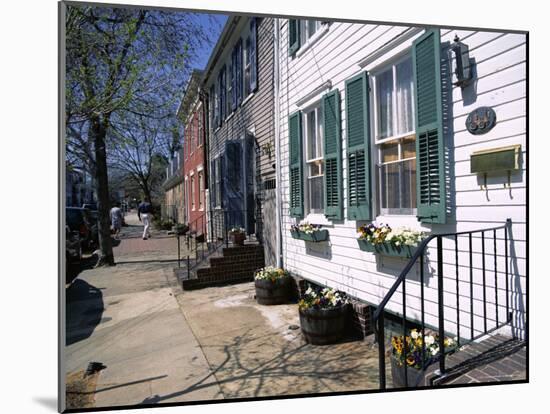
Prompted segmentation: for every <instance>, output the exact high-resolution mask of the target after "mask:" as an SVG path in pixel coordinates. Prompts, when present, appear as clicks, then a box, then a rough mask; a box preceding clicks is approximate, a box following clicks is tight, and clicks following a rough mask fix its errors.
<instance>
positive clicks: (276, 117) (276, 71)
mask: <svg viewBox="0 0 550 414" xmlns="http://www.w3.org/2000/svg"><path fill="white" fill-rule="evenodd" d="M274 20H275V22H274V23H275V36H274V37H273V42H274V45H273V49H274V53H275V56H274V59H273V66H274V67H273V77H274V79H273V84H274V89H275V90H274V94H275V97H274V98H275V99H274V102H275V108H274V111H273V117H274V122H275V175H276V177H275V210H276V211H275V220H276V232H275V234H276V256H277V267H283V243H282V222H281V220H282V214H281V206H282V198H281V194H282V193H281V182H282V180H281V146H280V125H279V122H280V119H279V110H280V98H279V90H280V77H279V73H280V69H279V35H280V33H279V32H280V27H279V19H278V18H276V19H274Z"/></svg>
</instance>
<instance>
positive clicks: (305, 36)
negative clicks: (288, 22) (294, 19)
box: [300, 20, 321, 45]
mask: <svg viewBox="0 0 550 414" xmlns="http://www.w3.org/2000/svg"><path fill="white" fill-rule="evenodd" d="M320 28H321V21H320V20H300V44H301V45H305V44H306V43H307V41H308V40H309V39H310V38H312V37H313V35H314V34H315V33H316V32H317V30H319V29H320Z"/></svg>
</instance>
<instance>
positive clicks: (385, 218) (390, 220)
mask: <svg viewBox="0 0 550 414" xmlns="http://www.w3.org/2000/svg"><path fill="white" fill-rule="evenodd" d="M373 221H375V222H377V223H384V224H388V225H389V226H390V227H392V228H397V227H407V228H410V229H412V230H418V231H430V229H429V228H428V227H425V226H423V225H422V224H421V223H420V222H419V221H418V219H417V218H416V214H410V215H409V214H381V215H379V216H376V219H375V220H373Z"/></svg>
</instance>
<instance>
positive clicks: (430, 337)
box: [424, 335, 435, 346]
mask: <svg viewBox="0 0 550 414" xmlns="http://www.w3.org/2000/svg"><path fill="white" fill-rule="evenodd" d="M424 341H425V342H426V345H428V346H429V345H432V344H433V343H434V342H435V338H434V337H433V336H431V335H428V336H427V337H426V338H425V339H424Z"/></svg>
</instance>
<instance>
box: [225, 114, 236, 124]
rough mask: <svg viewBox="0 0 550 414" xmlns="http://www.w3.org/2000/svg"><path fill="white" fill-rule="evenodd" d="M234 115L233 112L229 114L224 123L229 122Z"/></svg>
mask: <svg viewBox="0 0 550 414" xmlns="http://www.w3.org/2000/svg"><path fill="white" fill-rule="evenodd" d="M234 115H235V111H233V112H231V113H230V114H229V116H228V117H227V118H225V122H227V121H229V120H230V119H231V118H233V116H234Z"/></svg>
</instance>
